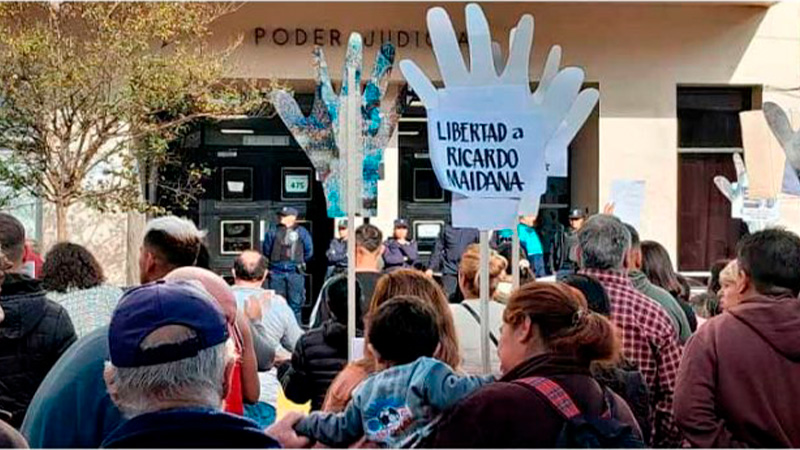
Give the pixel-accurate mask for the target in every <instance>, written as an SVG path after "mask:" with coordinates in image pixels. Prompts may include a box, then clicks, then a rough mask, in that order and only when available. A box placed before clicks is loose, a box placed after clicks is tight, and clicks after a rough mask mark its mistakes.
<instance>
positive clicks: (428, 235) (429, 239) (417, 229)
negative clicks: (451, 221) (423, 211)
mask: <svg viewBox="0 0 800 450" xmlns="http://www.w3.org/2000/svg"><path fill="white" fill-rule="evenodd" d="M442 228H444V221H442V220H415V221H414V239H416V240H417V248H418V249H419V253H420V254H421V255H429V254H431V253H433V248H434V247H435V246H436V239H438V238H439V233H441V232H442Z"/></svg>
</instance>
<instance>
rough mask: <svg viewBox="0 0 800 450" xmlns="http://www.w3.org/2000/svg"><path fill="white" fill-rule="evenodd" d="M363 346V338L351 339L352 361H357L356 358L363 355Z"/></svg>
mask: <svg viewBox="0 0 800 450" xmlns="http://www.w3.org/2000/svg"><path fill="white" fill-rule="evenodd" d="M364 346H365V342H364V338H359V337H357V338H355V339H353V342H352V347H351V349H352V352H353V353H352V355H353V358H352V361H357V360H359V359H361V358H363V357H364Z"/></svg>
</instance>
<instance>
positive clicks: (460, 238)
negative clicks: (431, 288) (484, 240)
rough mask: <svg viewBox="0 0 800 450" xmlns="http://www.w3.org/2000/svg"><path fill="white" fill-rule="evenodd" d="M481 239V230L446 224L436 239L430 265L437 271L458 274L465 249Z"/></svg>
mask: <svg viewBox="0 0 800 450" xmlns="http://www.w3.org/2000/svg"><path fill="white" fill-rule="evenodd" d="M479 241H480V232H479V231H478V230H477V229H475V228H453V227H451V226H450V225H447V226H445V227H444V229H442V232H441V233H439V238H438V239H437V240H436V247H434V249H433V254H432V255H431V261H430V264H428V267H429V268H431V269H433V270H435V271H436V270H440V271H441V272H442V273H443V274H446V275H455V274H457V273H458V264H459V263H460V262H461V255H463V254H464V250H466V249H467V247H468V246H469V245H470V244H477V243H478V242H479Z"/></svg>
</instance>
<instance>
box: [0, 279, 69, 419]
mask: <svg viewBox="0 0 800 450" xmlns="http://www.w3.org/2000/svg"><path fill="white" fill-rule="evenodd" d="M0 289H1V290H0V307H2V308H3V312H4V313H5V318H4V319H3V321H2V322H0V409H2V410H6V411H8V412H10V413H11V420H10V423H11V425H13V426H14V427H17V428H19V426H20V425H22V419H24V418H25V412H26V410H27V409H28V405H29V404H30V402H31V399H32V398H33V394H35V393H36V389H37V388H38V387H39V384H40V383H41V382H42V380H43V379H44V377H45V375H47V372H48V371H49V370H50V368H51V367H53V365H54V364H55V363H56V361H57V360H58V358H59V357H60V356H61V354H62V353H64V351H65V350H66V349H67V348H68V347H69V346H70V345H72V343H73V342H75V340H76V339H77V337H76V335H75V329H74V328H73V327H72V321H71V320H70V318H69V315H68V314H67V311H66V310H65V309H64V308H63V307H62V306H61V305H58V304H57V303H55V302H53V301H51V300H48V299H47V298H45V292H44V290H42V287H41V282H40V281H38V280H34V279H32V278H29V277H27V276H25V275H19V274H9V275H6V278H5V281H4V282H3V285H2V288H0Z"/></svg>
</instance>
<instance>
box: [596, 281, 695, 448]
mask: <svg viewBox="0 0 800 450" xmlns="http://www.w3.org/2000/svg"><path fill="white" fill-rule="evenodd" d="M581 273H584V274H586V275H590V276H593V277H595V278H597V280H598V281H600V283H601V284H602V285H603V287H604V288H605V289H606V293H608V297H609V299H610V300H611V319H612V321H613V322H614V324H616V325H617V327H618V328H619V329H620V330H621V331H622V349H623V353H624V354H625V357H626V358H628V359H629V360H630V361H631V362H633V363H635V364H636V365H637V366H639V370H641V372H642V375H644V378H645V380H646V381H647V386H648V388H649V389H650V403H651V407H652V408H653V412H654V414H653V421H654V423H653V444H654V446H655V447H680V446H681V434H680V431H679V430H678V428H677V426H676V424H675V417H674V414H673V411H672V394H673V392H674V390H675V379H676V378H677V376H678V364H679V363H680V360H681V352H682V349H681V346H680V344H679V343H678V339H677V333H676V331H675V328H674V326H673V325H672V322H671V321H670V318H669V315H667V312H666V311H665V310H664V309H663V308H662V307H661V306H660V305H659V304H658V303H656V302H654V301H653V300H651V299H649V298H648V297H646V296H645V295H644V294H642V293H640V292H639V291H637V290H636V288H634V287H633V284H632V283H631V281H630V279H629V278H628V276H627V275H626V274H624V273H622V272H619V271H610V270H594V269H587V270H582V271H581Z"/></svg>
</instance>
